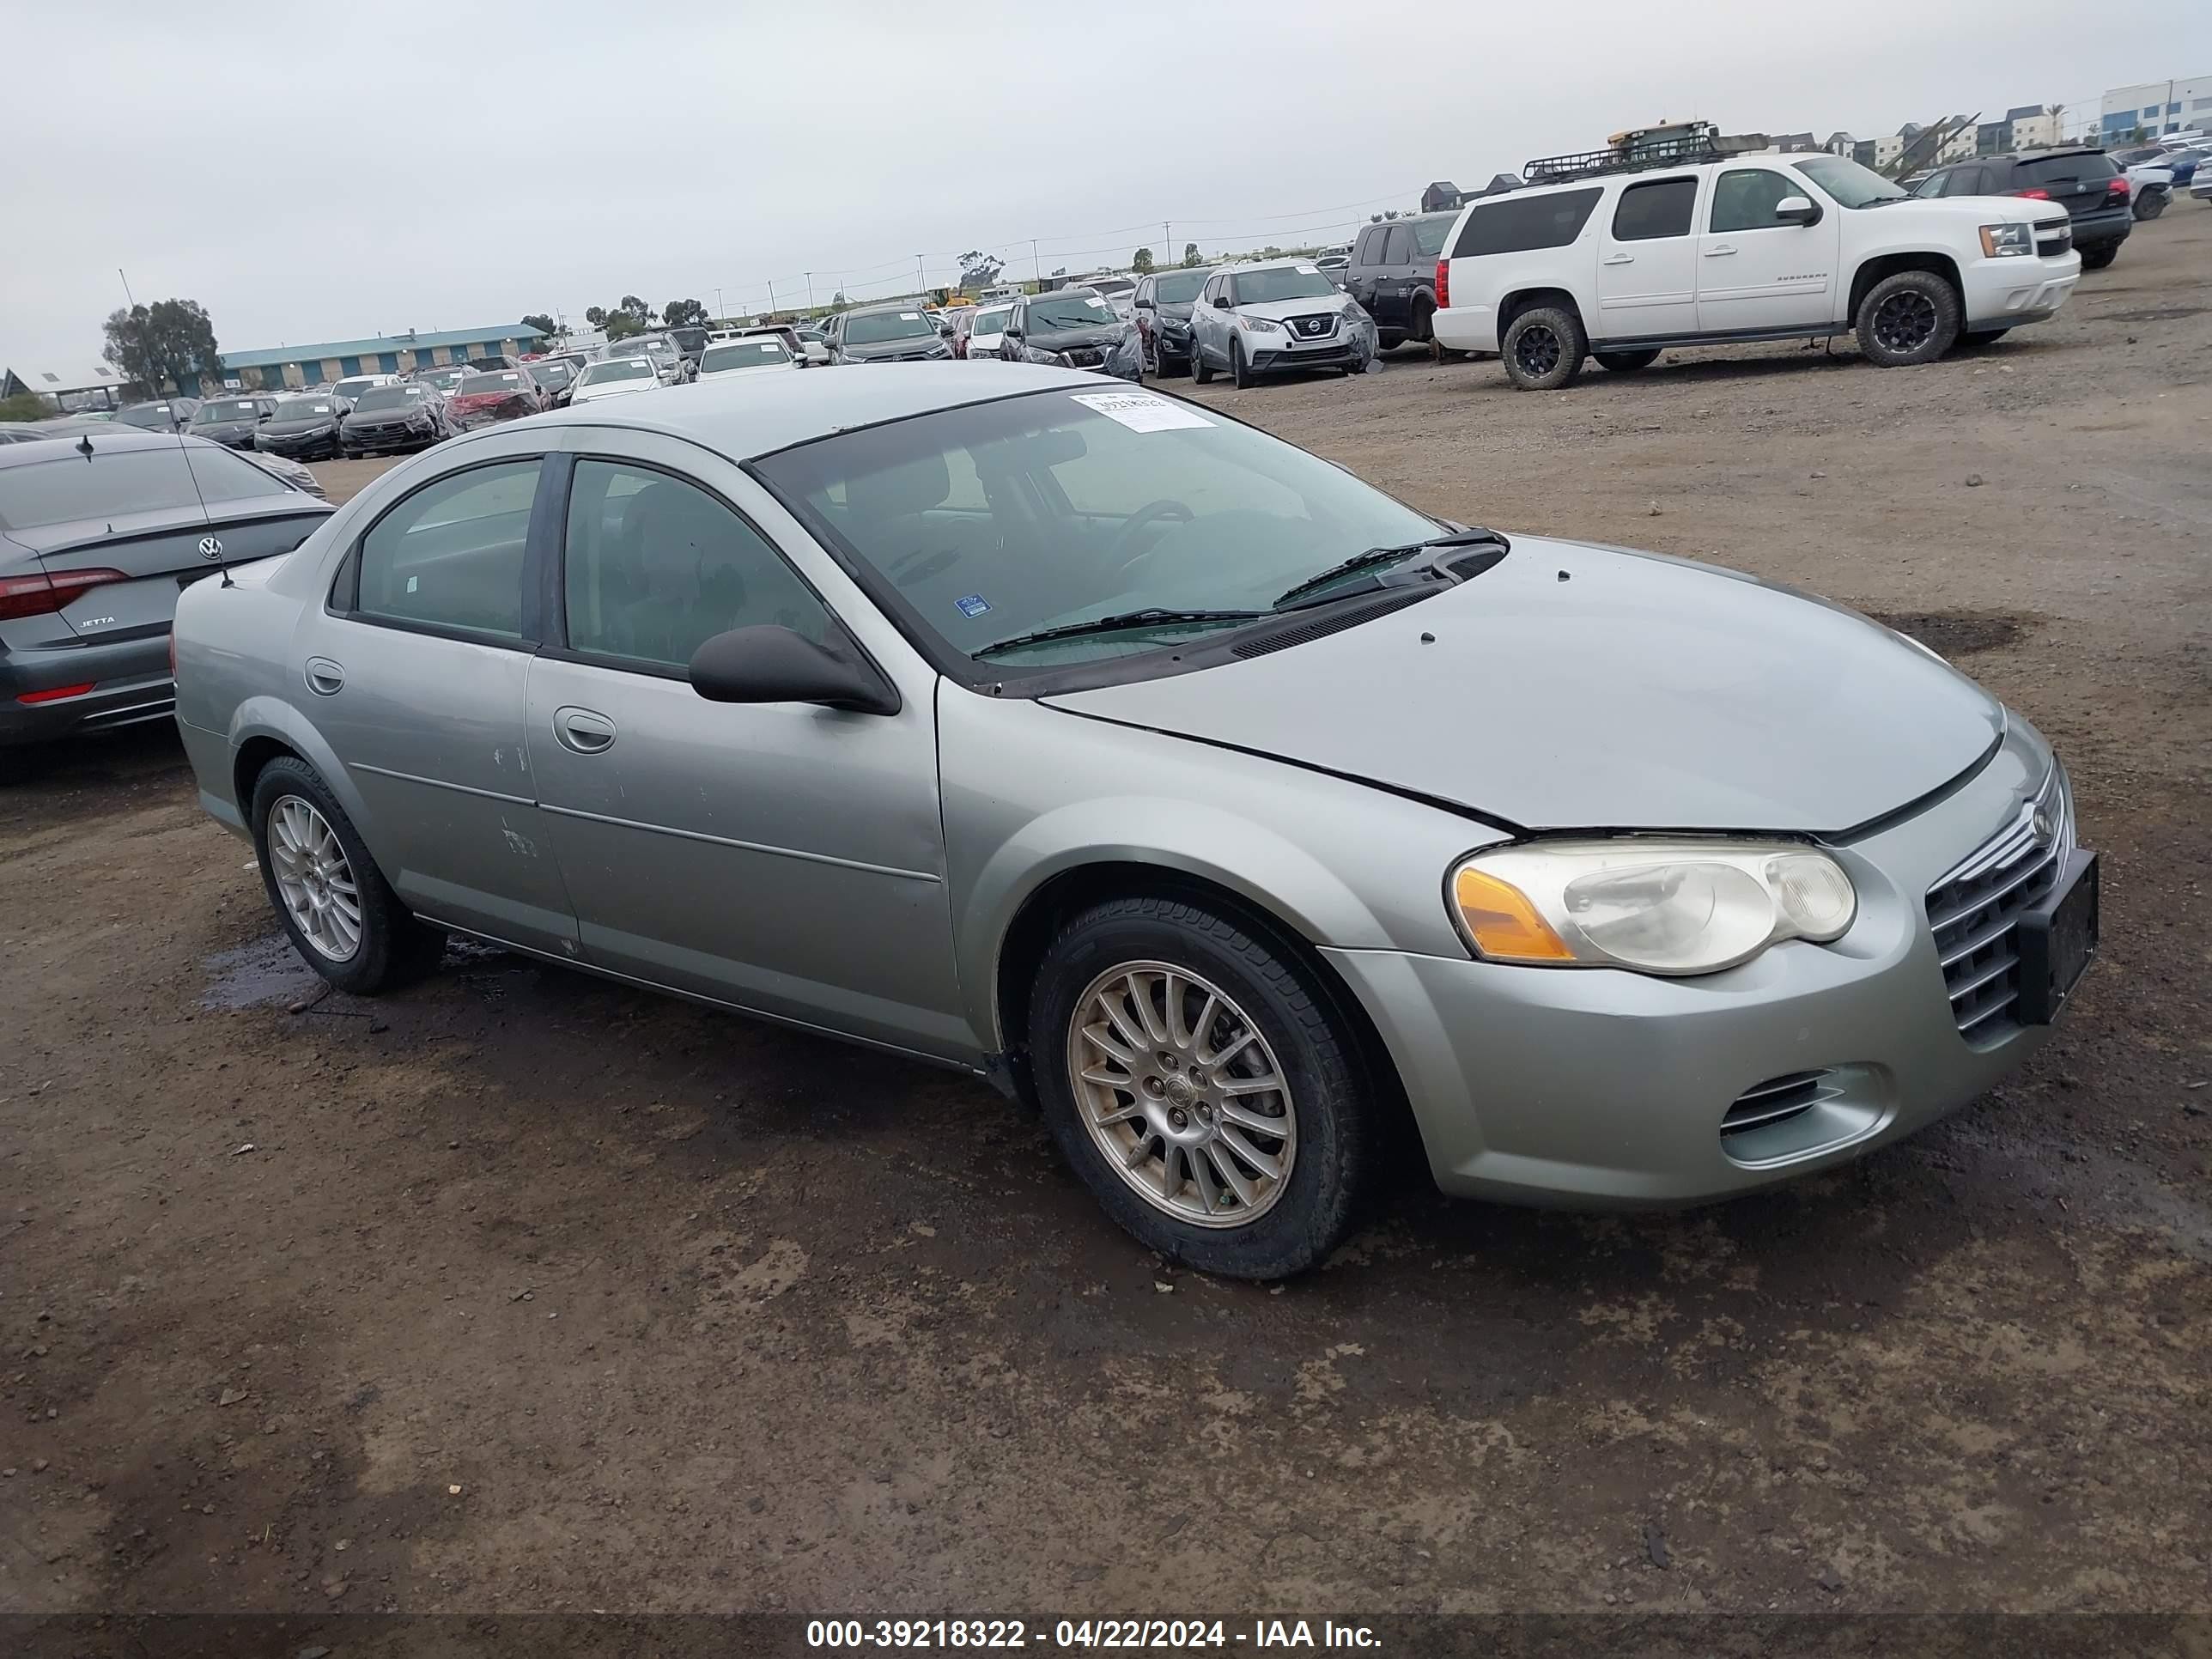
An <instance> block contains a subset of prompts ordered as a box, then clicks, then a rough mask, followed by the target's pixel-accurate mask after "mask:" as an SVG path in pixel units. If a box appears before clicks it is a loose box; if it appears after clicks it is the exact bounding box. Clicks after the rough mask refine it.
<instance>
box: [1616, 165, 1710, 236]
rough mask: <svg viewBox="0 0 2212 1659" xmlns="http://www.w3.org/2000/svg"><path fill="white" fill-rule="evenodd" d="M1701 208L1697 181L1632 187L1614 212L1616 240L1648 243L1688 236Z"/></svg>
mask: <svg viewBox="0 0 2212 1659" xmlns="http://www.w3.org/2000/svg"><path fill="white" fill-rule="evenodd" d="M1697 205H1698V181H1697V179H1695V178H1694V177H1692V178H1688V179H1653V180H1652V181H1651V182H1650V183H1649V184H1641V185H1629V187H1628V188H1627V189H1626V190H1624V191H1621V192H1620V205H1619V206H1618V207H1616V208H1614V209H1613V240H1614V241H1616V242H1649V241H1656V240H1658V239H1660V238H1662V237H1667V236H1687V235H1688V234H1690V216H1691V214H1692V213H1693V212H1694V211H1695V210H1696V209H1697Z"/></svg>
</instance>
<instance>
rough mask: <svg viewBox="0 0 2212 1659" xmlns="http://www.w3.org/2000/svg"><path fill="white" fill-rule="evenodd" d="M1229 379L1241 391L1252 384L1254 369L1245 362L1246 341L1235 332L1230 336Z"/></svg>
mask: <svg viewBox="0 0 2212 1659" xmlns="http://www.w3.org/2000/svg"><path fill="white" fill-rule="evenodd" d="M1229 379H1230V380H1231V383H1232V384H1233V385H1234V386H1236V387H1237V390H1238V391H1240V392H1242V391H1243V389H1244V388H1245V387H1247V386H1250V385H1251V384H1252V371H1251V369H1250V368H1249V367H1248V366H1247V365H1246V363H1245V362H1244V342H1243V341H1242V340H1240V339H1238V338H1237V337H1236V336H1235V335H1233V334H1232V335H1231V336H1230V337H1229Z"/></svg>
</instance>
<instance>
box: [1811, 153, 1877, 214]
mask: <svg viewBox="0 0 2212 1659" xmlns="http://www.w3.org/2000/svg"><path fill="white" fill-rule="evenodd" d="M1790 165H1791V166H1793V167H1796V169H1797V171H1798V172H1800V173H1803V174H1804V175H1805V176H1806V177H1807V178H1808V179H1811V180H1812V181H1813V182H1814V184H1816V185H1820V188H1821V189H1822V190H1824V191H1826V192H1827V193H1828V196H1829V198H1830V199H1831V200H1832V201H1833V202H1834V203H1835V204H1836V205H1837V206H1838V207H1843V208H1863V207H1873V206H1874V205H1875V204H1877V203H1881V202H1901V201H1903V200H1904V199H1905V191H1901V190H1899V188H1898V187H1897V186H1896V185H1893V184H1892V183H1891V182H1890V181H1889V180H1888V179H1885V178H1883V177H1882V176H1881V174H1880V173H1876V172H1875V170H1874V169H1873V168H1872V167H1861V166H1860V165H1859V164H1858V163H1857V161H1846V160H1844V158H1843V157H1842V156H1840V155H1809V156H1808V157H1806V158H1805V160H1803V161H1794V162H1792V163H1791V164H1790Z"/></svg>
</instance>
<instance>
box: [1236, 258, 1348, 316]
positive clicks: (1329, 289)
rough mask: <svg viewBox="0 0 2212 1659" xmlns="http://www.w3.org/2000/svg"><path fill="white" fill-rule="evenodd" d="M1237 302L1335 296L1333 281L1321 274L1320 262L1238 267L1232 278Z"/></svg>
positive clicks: (1252, 302) (1250, 302) (1251, 302)
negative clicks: (1313, 263) (1254, 268)
mask: <svg viewBox="0 0 2212 1659" xmlns="http://www.w3.org/2000/svg"><path fill="white" fill-rule="evenodd" d="M1235 281H1236V283H1237V304H1238V305H1240V306H1249V305H1253V304H1264V303H1266V302H1267V301H1269V300H1319V299H1323V298H1329V299H1334V297H1335V295H1336V291H1337V289H1336V284H1335V283H1332V282H1330V281H1329V280H1328V277H1326V276H1322V274H1321V267H1320V266H1319V265H1304V264H1300V265H1262V266H1261V267H1260V268H1259V269H1258V270H1240V271H1238V272H1237V276H1236V278H1235Z"/></svg>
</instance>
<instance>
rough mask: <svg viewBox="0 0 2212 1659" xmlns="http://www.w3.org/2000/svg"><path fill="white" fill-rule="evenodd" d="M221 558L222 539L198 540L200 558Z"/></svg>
mask: <svg viewBox="0 0 2212 1659" xmlns="http://www.w3.org/2000/svg"><path fill="white" fill-rule="evenodd" d="M200 557H202V558H204V559H219V558H221V557H222V538H221V537H219V536H203V537H201V538H200Z"/></svg>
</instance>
